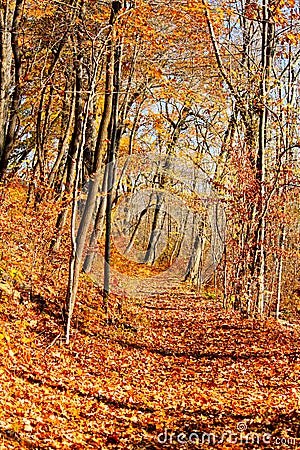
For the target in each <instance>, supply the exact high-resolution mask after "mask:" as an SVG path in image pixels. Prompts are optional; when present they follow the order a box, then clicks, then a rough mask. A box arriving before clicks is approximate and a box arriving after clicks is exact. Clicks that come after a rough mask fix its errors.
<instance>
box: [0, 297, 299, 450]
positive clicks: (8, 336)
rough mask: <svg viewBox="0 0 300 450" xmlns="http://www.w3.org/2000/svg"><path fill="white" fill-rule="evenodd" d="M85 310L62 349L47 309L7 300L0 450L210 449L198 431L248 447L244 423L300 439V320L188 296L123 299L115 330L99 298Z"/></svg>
mask: <svg viewBox="0 0 300 450" xmlns="http://www.w3.org/2000/svg"><path fill="white" fill-rule="evenodd" d="M81 306H82V308H81V312H80V313H79V314H78V316H77V328H76V330H75V334H74V336H73V339H72V343H71V345H70V346H69V347H66V346H64V344H63V339H62V335H61V329H60V327H59V325H57V324H56V323H55V321H54V320H53V319H51V318H50V317H49V315H48V314H47V313H46V312H45V311H46V310H44V311H41V309H40V308H39V307H38V304H37V303H34V302H25V303H23V304H22V303H20V302H19V300H18V299H13V298H12V297H11V298H8V297H7V296H5V295H4V296H2V302H1V315H0V325H1V335H0V339H1V340H0V344H1V368H0V389H1V397H0V398H1V400H0V403H1V409H0V411H1V412H0V427H1V428H0V430H1V441H2V442H3V444H2V448H7V449H8V448H20V449H21V448H46V449H60V448H62V449H81V448H82V449H83V448H86V449H88V448H90V449H110V448H112V449H131V448H132V449H135V448H136V449H138V448H140V449H158V448H176V447H178V448H179V447H182V445H181V444H179V443H178V442H177V440H178V435H179V434H180V433H185V435H186V436H187V438H190V437H191V440H192V441H193V443H192V444H191V443H190V444H187V445H188V447H189V446H190V447H191V448H204V447H206V446H207V444H201V439H202V433H210V435H211V439H212V435H214V436H215V437H216V443H215V445H214V447H215V448H243V446H244V445H245V444H240V434H241V433H240V432H239V431H237V430H240V431H242V429H243V427H244V430H245V429H246V427H247V428H248V431H249V433H258V435H259V436H261V439H262V438H263V436H264V435H266V434H268V436H269V435H270V436H271V437H270V439H280V440H281V441H282V442H285V441H284V439H288V438H295V439H296V442H298V443H299V431H300V430H299V422H300V405H299V400H300V396H299V372H300V362H299V350H298V348H299V330H298V328H297V326H293V327H290V328H287V327H282V326H280V325H278V324H276V323H275V322H274V321H273V320H268V321H266V322H261V321H257V320H242V319H241V318H240V317H239V316H237V315H235V314H233V313H231V314H230V313H227V314H225V313H224V311H223V310H222V309H221V308H219V307H218V306H216V304H215V301H208V300H207V299H203V298H200V297H199V296H198V295H196V294H194V293H192V292H189V293H188V294H183V292H173V293H172V294H170V295H168V296H166V297H160V298H149V299H147V300H145V301H140V302H137V301H133V300H132V301H129V300H128V301H127V302H126V303H125V304H124V305H123V307H124V311H126V317H124V316H123V319H122V320H119V321H117V322H116V323H115V324H114V325H111V326H107V325H105V322H104V321H103V320H102V317H101V315H99V314H98V313H97V307H98V305H97V304H96V302H94V303H91V302H89V304H85V305H84V304H82V305H81ZM241 424H242V425H241ZM166 430H168V432H167V434H166ZM171 432H173V433H174V436H173V438H170V433H171ZM195 432H197V433H198V436H199V443H197V442H196V440H195V439H196V435H195ZM160 433H163V434H160ZM191 433H194V434H193V435H192V434H191ZM223 433H228V434H227V435H226V437H224V436H223V439H222V434H223ZM230 433H231V434H232V435H231V436H230ZM236 433H238V434H237V437H238V441H237V442H235V441H236V439H237V438H236V437H233V434H236ZM182 436H183V435H181V437H180V438H179V439H183V437H182ZM265 439H269V438H265ZM165 441H167V442H165ZM170 441H172V443H170ZM218 441H219V443H218ZM221 441H223V442H221ZM269 442H270V444H269V445H268V444H264V445H263V447H264V448H270V449H271V448H274V442H273V441H272V442H271V440H269ZM278 442H279V441H278ZM278 442H277V444H276V448H287V446H286V445H284V444H282V445H279V444H278ZM290 442H292V441H290ZM247 446H248V447H249V448H261V447H262V444H261V443H260V444H259V445H257V444H251V440H250V443H248V444H247ZM293 447H294V445H293Z"/></svg>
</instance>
